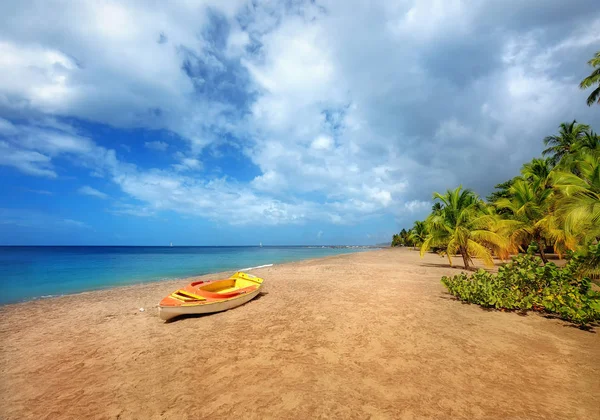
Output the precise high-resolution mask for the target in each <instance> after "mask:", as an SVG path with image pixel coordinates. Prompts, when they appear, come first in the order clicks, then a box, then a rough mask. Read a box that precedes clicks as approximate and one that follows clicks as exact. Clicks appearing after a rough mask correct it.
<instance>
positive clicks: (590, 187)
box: [553, 153, 600, 243]
mask: <svg viewBox="0 0 600 420" xmlns="http://www.w3.org/2000/svg"><path fill="white" fill-rule="evenodd" d="M575 165H576V166H575V168H574V171H573V172H570V171H563V170H557V171H555V172H554V173H553V180H554V186H555V189H556V191H557V200H556V209H557V210H556V213H557V216H558V217H559V218H560V219H562V220H563V221H564V228H565V231H567V232H569V233H571V234H573V235H577V236H579V237H581V238H583V239H582V241H583V242H584V243H589V242H591V241H594V240H597V239H600V159H598V157H597V156H596V155H593V154H589V153H588V154H584V153H582V154H581V155H580V157H579V158H578V159H577V161H576V163H575Z"/></svg>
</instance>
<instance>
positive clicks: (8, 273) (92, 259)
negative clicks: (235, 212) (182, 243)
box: [0, 246, 361, 304]
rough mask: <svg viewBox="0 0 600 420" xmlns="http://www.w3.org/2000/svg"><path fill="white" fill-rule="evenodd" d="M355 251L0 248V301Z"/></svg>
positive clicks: (233, 248) (300, 248)
mask: <svg viewBox="0 0 600 420" xmlns="http://www.w3.org/2000/svg"><path fill="white" fill-rule="evenodd" d="M359 250H361V249H360V248H335V247H326V248H319V247H262V248H259V247H117V246H106V247H103V246H94V247H82V246H73V247H70V246H66V247H62V246H61V247H0V304H7V303H13V302H20V301H25V300H30V299H34V298H39V297H46V296H55V295H62V294H68V293H77V292H84V291H89V290H97V289H104V288H109V287H114V286H123V285H130V284H139V283H146V282H154V281H160V280H167V279H175V278H181V277H189V276H195V275H202V274H207V273H215V272H218V271H229V270H239V269H242V268H247V267H256V266H259V265H264V264H279V263H283V262H289V261H298V260H303V259H309V258H318V257H325V256H328V255H337V254H345V253H349V252H356V251H359Z"/></svg>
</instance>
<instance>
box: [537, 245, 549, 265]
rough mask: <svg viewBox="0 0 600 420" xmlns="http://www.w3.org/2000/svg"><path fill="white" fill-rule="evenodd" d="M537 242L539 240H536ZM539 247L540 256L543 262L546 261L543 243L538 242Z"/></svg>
mask: <svg viewBox="0 0 600 420" xmlns="http://www.w3.org/2000/svg"><path fill="white" fill-rule="evenodd" d="M538 243H539V242H538ZM539 247H540V257H541V258H542V261H543V262H544V264H546V263H548V257H546V253H545V252H544V248H545V247H546V246H545V245H544V244H539Z"/></svg>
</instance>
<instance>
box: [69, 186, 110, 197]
mask: <svg viewBox="0 0 600 420" xmlns="http://www.w3.org/2000/svg"><path fill="white" fill-rule="evenodd" d="M77 192H78V193H79V194H83V195H89V196H92V197H97V198H101V199H103V200H106V199H107V198H108V194H105V193H103V192H102V191H98V190H97V189H95V188H92V187H90V186H89V185H84V186H83V187H81V188H79V189H78V190H77Z"/></svg>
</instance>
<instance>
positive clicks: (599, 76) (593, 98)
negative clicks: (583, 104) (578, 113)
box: [579, 51, 600, 106]
mask: <svg viewBox="0 0 600 420" xmlns="http://www.w3.org/2000/svg"><path fill="white" fill-rule="evenodd" d="M588 64H589V65H590V66H592V68H594V70H593V71H592V73H591V74H590V75H589V76H588V77H586V78H585V79H583V80H582V81H581V83H580V84H579V87H580V88H581V89H587V88H590V87H592V86H594V85H598V87H597V88H596V89H594V90H593V91H592V93H591V94H590V96H588V98H587V104H588V106H592V104H593V103H594V102H598V103H599V104H600V51H598V52H597V53H596V54H595V55H594V57H593V58H592V59H591V60H590V61H588Z"/></svg>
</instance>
